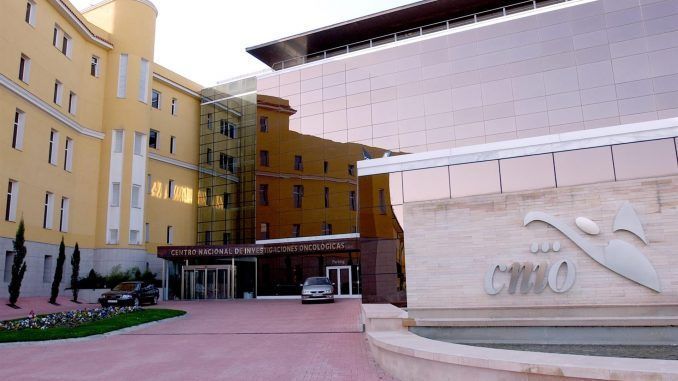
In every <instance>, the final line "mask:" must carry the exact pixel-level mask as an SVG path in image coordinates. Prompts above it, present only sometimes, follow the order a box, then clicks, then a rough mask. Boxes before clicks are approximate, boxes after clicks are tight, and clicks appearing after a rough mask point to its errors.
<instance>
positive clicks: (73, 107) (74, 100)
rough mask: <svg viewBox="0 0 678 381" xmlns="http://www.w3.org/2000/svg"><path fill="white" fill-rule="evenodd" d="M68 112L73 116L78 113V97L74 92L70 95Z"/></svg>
mask: <svg viewBox="0 0 678 381" xmlns="http://www.w3.org/2000/svg"><path fill="white" fill-rule="evenodd" d="M68 112H69V113H70V114H71V115H75V113H76V112H78V96H77V95H76V94H75V93H74V92H72V91H71V92H70V93H69V94H68Z"/></svg>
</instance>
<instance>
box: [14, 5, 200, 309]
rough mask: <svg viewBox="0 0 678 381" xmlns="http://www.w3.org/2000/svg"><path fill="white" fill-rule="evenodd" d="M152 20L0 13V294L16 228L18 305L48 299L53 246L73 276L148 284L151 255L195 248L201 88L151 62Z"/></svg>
mask: <svg viewBox="0 0 678 381" xmlns="http://www.w3.org/2000/svg"><path fill="white" fill-rule="evenodd" d="M156 17H157V9H156V8H155V7H154V6H153V4H151V3H150V2H148V1H145V0H112V1H104V2H101V3H99V4H97V5H94V6H92V7H90V8H88V9H85V10H83V11H82V12H79V11H77V10H76V8H75V7H74V6H73V5H72V4H70V3H69V2H68V1H66V0H9V1H6V2H3V5H2V12H0V31H1V33H0V36H2V37H0V52H2V54H0V120H2V125H3V126H4V127H3V128H2V129H1V131H2V132H1V133H0V163H1V165H0V182H2V183H3V187H5V189H7V193H6V199H5V201H6V202H4V203H3V206H2V210H3V213H2V214H3V218H2V219H1V220H0V250H1V251H2V254H3V256H4V257H3V259H2V261H0V266H3V268H2V271H3V279H2V280H3V282H4V283H3V284H4V285H5V286H3V287H0V297H3V296H6V293H7V287H6V285H7V283H8V282H9V280H10V275H11V264H12V261H13V256H14V254H13V245H12V239H13V238H14V236H15V233H16V230H17V227H18V224H19V221H20V220H21V219H23V220H24V223H25V226H26V234H25V237H26V241H27V249H28V255H27V258H26V262H27V273H26V276H25V277H24V282H23V287H22V295H24V296H30V295H46V294H47V293H48V292H49V287H50V285H51V281H52V277H53V272H54V264H55V259H56V256H57V254H58V244H59V242H60V240H61V238H62V237H63V238H64V241H65V243H66V246H67V250H66V251H67V259H69V258H70V255H71V254H72V251H73V249H72V248H73V246H74V245H75V243H76V242H77V243H79V246H80V249H81V257H82V259H81V266H80V269H81V270H80V271H81V276H83V275H86V273H87V272H88V271H89V270H90V269H94V270H95V271H97V272H99V273H103V274H107V273H108V272H109V271H110V270H111V268H112V267H114V266H116V265H120V267H121V269H122V270H126V269H129V268H132V267H138V268H139V269H140V270H141V271H144V270H146V269H148V270H150V271H152V272H155V273H158V275H159V277H160V275H161V274H160V273H161V272H162V262H161V261H160V260H158V259H157V258H156V257H155V255H154V254H155V250H156V247H157V246H159V245H167V244H174V245H193V244H195V241H196V235H197V231H196V223H195V221H196V219H197V208H196V205H197V198H198V192H197V186H198V162H199V161H198V156H199V131H198V128H197V126H199V125H200V95H199V91H200V90H201V86H200V85H198V84H196V83H194V82H192V81H190V80H187V79H186V78H183V77H181V76H180V75H178V74H176V73H173V72H171V71H170V70H168V69H166V68H163V67H161V66H159V65H157V64H155V63H154V62H153V53H154V52H153V50H154V45H155V21H156ZM64 275H65V276H64V278H65V279H69V276H70V266H65V274H64Z"/></svg>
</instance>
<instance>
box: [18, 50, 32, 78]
mask: <svg viewBox="0 0 678 381" xmlns="http://www.w3.org/2000/svg"><path fill="white" fill-rule="evenodd" d="M30 77H31V59H30V58H28V57H27V56H25V55H23V54H22V55H21V58H20V59H19V79H20V80H22V81H23V82H24V83H28V81H29V79H30Z"/></svg>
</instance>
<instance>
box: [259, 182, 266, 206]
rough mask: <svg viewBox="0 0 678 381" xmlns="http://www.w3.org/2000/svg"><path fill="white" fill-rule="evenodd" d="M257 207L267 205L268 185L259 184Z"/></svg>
mask: <svg viewBox="0 0 678 381" xmlns="http://www.w3.org/2000/svg"><path fill="white" fill-rule="evenodd" d="M259 205H268V184H259Z"/></svg>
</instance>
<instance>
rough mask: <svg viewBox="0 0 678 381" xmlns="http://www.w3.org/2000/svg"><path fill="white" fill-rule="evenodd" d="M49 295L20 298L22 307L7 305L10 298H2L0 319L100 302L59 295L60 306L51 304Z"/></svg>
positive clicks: (90, 306)
mask: <svg viewBox="0 0 678 381" xmlns="http://www.w3.org/2000/svg"><path fill="white" fill-rule="evenodd" d="M48 300H49V296H39V297H38V296H35V297H28V298H21V297H20V298H19V300H18V301H17V305H18V306H19V307H21V308H19V309H15V308H12V307H10V306H8V305H7V303H9V299H7V298H0V320H11V319H19V318H25V317H28V314H29V313H30V312H31V311H33V312H35V314H36V315H42V314H49V313H54V312H61V311H70V310H81V309H84V308H96V307H99V305H98V304H86V303H82V304H77V303H73V302H71V301H70V297H68V296H59V297H58V298H57V303H58V304H59V305H58V306H55V305H54V304H49V302H48Z"/></svg>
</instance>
